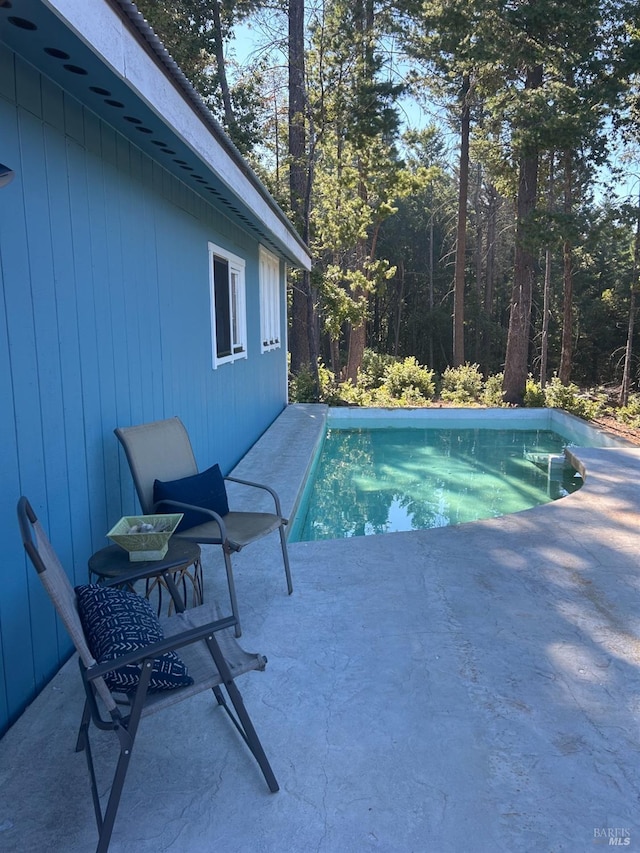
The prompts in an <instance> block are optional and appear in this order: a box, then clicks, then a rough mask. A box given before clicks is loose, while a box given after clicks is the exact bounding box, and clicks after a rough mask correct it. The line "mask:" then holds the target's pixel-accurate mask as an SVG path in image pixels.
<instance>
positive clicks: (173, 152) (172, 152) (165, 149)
mask: <svg viewBox="0 0 640 853" xmlns="http://www.w3.org/2000/svg"><path fill="white" fill-rule="evenodd" d="M162 153H163V154H175V153H176V152H175V151H174V150H173V149H172V148H163V149H162Z"/></svg>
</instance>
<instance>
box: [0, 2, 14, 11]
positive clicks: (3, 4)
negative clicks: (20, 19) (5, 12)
mask: <svg viewBox="0 0 640 853" xmlns="http://www.w3.org/2000/svg"><path fill="white" fill-rule="evenodd" d="M12 5H13V3H12V2H11V0H0V9H10V8H11V7H12Z"/></svg>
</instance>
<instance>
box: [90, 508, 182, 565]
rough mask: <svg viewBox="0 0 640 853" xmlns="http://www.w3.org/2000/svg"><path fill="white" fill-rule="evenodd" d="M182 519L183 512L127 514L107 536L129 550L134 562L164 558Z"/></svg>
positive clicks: (130, 557)
mask: <svg viewBox="0 0 640 853" xmlns="http://www.w3.org/2000/svg"><path fill="white" fill-rule="evenodd" d="M181 521H182V513H181V512H176V513H165V514H164V515H125V516H124V517H123V518H121V519H120V521H119V522H118V523H117V524H115V525H114V526H113V527H112V528H111V530H110V531H109V532H108V533H107V536H108V537H109V539H113V541H114V542H115V543H116V544H118V545H120V547H121V548H124V549H125V551H128V552H129V559H130V560H131V561H133V562H142V561H143V560H162V558H163V557H164V556H165V554H166V553H167V550H168V548H169V539H170V538H171V536H172V534H173V532H174V531H175V529H176V527H177V526H178V525H179V524H180V522H181Z"/></svg>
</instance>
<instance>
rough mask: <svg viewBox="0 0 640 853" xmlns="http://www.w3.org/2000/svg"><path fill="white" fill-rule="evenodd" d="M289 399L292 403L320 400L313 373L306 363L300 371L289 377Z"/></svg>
mask: <svg viewBox="0 0 640 853" xmlns="http://www.w3.org/2000/svg"><path fill="white" fill-rule="evenodd" d="M289 400H290V401H291V402H292V403H317V402H318V396H317V393H316V387H315V381H314V378H313V374H312V373H311V370H310V368H309V367H308V366H307V365H306V364H305V365H304V366H303V368H302V369H301V371H300V373H297V374H295V375H292V376H291V377H290V378H289Z"/></svg>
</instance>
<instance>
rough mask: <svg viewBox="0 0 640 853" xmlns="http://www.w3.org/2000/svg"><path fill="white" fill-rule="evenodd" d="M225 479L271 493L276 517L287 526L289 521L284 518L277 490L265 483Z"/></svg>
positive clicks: (231, 478)
mask: <svg viewBox="0 0 640 853" xmlns="http://www.w3.org/2000/svg"><path fill="white" fill-rule="evenodd" d="M224 479H225V480H228V481H229V482H230V483H239V484H240V485H241V486H251V487H252V488H254V489H263V490H264V491H265V492H269V494H270V495H271V497H272V498H273V502H274V504H275V505H276V515H279V516H280V518H282V520H283V522H284V523H285V524H287V519H286V518H283V516H282V509H281V508H280V498H279V497H278V494H277V492H276V491H275V489H272V488H271V486H265V485H264V483H254V482H253V481H252V480H240V479H239V478H238V477H225V478H224Z"/></svg>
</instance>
